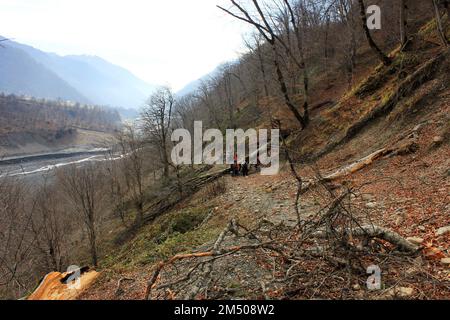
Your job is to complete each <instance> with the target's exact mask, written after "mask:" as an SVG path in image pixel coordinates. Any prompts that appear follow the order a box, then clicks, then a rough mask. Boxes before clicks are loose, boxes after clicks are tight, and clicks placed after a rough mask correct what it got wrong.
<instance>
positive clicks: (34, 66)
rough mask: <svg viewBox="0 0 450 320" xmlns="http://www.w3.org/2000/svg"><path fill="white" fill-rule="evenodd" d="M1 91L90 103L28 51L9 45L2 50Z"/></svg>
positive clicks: (4, 45) (0, 55) (0, 58)
mask: <svg viewBox="0 0 450 320" xmlns="http://www.w3.org/2000/svg"><path fill="white" fill-rule="evenodd" d="M0 91H3V92H5V93H14V94H18V95H28V96H34V97H39V98H47V99H58V98H63V99H66V100H73V101H78V102H81V103H90V102H91V101H90V100H89V99H88V98H87V97H85V96H84V95H83V94H82V93H81V92H79V91H78V90H76V89H75V88H74V87H72V86H71V85H70V84H68V83H67V82H66V81H64V80H63V79H62V78H61V77H59V76H58V75H57V74H56V73H54V72H53V71H51V70H49V69H48V68H46V67H45V66H44V65H42V64H40V63H38V62H37V61H36V60H35V59H33V58H32V57H31V56H30V55H28V54H27V53H26V52H24V51H22V50H20V49H17V48H15V47H12V46H9V45H6V43H4V44H3V47H0Z"/></svg>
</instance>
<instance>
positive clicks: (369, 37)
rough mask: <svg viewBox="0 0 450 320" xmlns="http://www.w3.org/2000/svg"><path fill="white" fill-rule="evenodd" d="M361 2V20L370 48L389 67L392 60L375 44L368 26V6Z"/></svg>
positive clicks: (359, 0)
mask: <svg viewBox="0 0 450 320" xmlns="http://www.w3.org/2000/svg"><path fill="white" fill-rule="evenodd" d="M358 2H359V8H360V18H361V22H362V27H363V30H364V33H365V35H366V38H367V42H368V43H369V46H370V48H371V49H372V50H373V52H375V54H376V55H377V57H378V59H380V61H381V62H382V63H383V64H384V65H385V66H388V65H390V64H391V62H392V61H391V59H389V57H388V56H387V55H385V54H384V53H383V51H382V50H381V49H380V47H378V45H377V44H376V43H375V41H374V40H373V38H372V35H371V34H370V30H369V27H368V26H367V16H366V6H365V5H364V0H358Z"/></svg>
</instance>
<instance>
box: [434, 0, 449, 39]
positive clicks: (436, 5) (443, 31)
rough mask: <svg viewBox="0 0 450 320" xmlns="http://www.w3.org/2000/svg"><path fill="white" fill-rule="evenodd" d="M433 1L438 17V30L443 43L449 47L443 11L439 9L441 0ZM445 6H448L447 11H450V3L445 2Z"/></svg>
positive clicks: (435, 13)
mask: <svg viewBox="0 0 450 320" xmlns="http://www.w3.org/2000/svg"><path fill="white" fill-rule="evenodd" d="M432 1H433V8H434V16H435V19H436V28H437V32H438V34H439V38H440V39H441V41H442V45H443V46H444V47H448V46H449V41H448V39H447V36H446V34H445V30H444V27H443V25H442V18H441V12H440V10H439V1H438V0H432ZM445 6H446V9H447V13H448V12H449V10H448V3H447V1H446V2H445ZM448 19H449V18H448Z"/></svg>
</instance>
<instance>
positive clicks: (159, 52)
mask: <svg viewBox="0 0 450 320" xmlns="http://www.w3.org/2000/svg"><path fill="white" fill-rule="evenodd" d="M228 2H229V1H227V0H0V35H2V36H5V37H10V38H14V39H15V40H16V41H17V42H22V43H25V44H29V45H32V46H34V47H36V48H38V49H42V50H44V51H51V52H56V53H58V54H62V55H65V54H90V55H98V56H100V57H102V58H104V59H106V60H108V61H110V62H112V63H115V64H118V65H121V66H123V67H125V68H127V69H129V70H130V71H132V72H133V73H134V74H136V75H137V76H139V77H140V78H142V79H143V80H145V81H147V82H149V83H153V84H169V85H171V86H172V87H173V89H175V90H179V89H181V88H182V87H183V86H184V85H186V84H187V83H188V82H190V81H192V80H196V79H197V78H199V77H200V76H202V75H204V74H206V73H208V72H210V71H212V70H213V69H214V68H215V67H216V66H217V65H218V64H220V63H222V62H225V61H228V60H231V59H233V58H235V57H237V55H238V53H239V52H243V51H244V47H243V45H242V34H243V33H244V32H246V31H248V30H249V29H248V27H247V26H245V25H244V24H242V23H240V22H237V21H234V20H232V19H231V18H230V17H228V16H226V15H225V14H224V13H222V12H221V11H219V9H217V8H216V4H225V5H227V3H228Z"/></svg>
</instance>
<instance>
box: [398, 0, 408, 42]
mask: <svg viewBox="0 0 450 320" xmlns="http://www.w3.org/2000/svg"><path fill="white" fill-rule="evenodd" d="M407 2H408V1H407V0H400V44H401V47H402V50H405V49H406V46H407V44H408V41H409V39H408V3H407Z"/></svg>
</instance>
